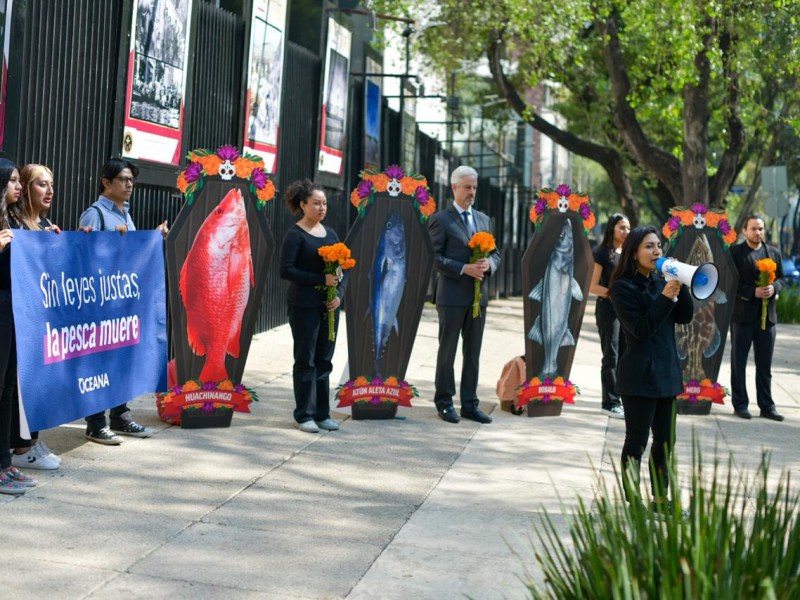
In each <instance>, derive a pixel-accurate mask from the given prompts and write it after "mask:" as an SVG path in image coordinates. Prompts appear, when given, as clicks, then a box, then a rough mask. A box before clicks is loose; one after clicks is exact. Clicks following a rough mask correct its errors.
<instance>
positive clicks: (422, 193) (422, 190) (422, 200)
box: [414, 185, 430, 206]
mask: <svg viewBox="0 0 800 600" xmlns="http://www.w3.org/2000/svg"><path fill="white" fill-rule="evenodd" d="M414 196H415V197H416V199H417V202H419V205H420V206H425V205H426V204H427V203H428V198H430V194H429V193H428V189H427V188H426V187H425V186H422V185H421V186H419V187H418V188H417V189H416V190H414Z"/></svg>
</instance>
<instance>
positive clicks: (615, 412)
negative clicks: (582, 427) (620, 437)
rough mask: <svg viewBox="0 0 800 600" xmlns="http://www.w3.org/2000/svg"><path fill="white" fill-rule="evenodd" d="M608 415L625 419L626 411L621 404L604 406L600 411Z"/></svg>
mask: <svg viewBox="0 0 800 600" xmlns="http://www.w3.org/2000/svg"><path fill="white" fill-rule="evenodd" d="M600 412H601V413H603V414H604V415H606V416H607V417H611V418H612V419H624V418H625V411H624V410H623V408H622V407H621V406H612V407H611V408H604V409H602V410H601V411H600Z"/></svg>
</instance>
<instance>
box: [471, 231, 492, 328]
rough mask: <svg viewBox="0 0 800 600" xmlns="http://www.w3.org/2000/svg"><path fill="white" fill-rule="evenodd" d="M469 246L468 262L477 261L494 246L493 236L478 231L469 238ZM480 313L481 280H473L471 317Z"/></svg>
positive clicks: (485, 255)
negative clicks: (473, 292)
mask: <svg viewBox="0 0 800 600" xmlns="http://www.w3.org/2000/svg"><path fill="white" fill-rule="evenodd" d="M469 247H470V248H472V256H470V259H469V262H470V264H474V263H476V262H478V261H479V260H480V259H481V258H486V257H487V256H489V254H491V253H492V252H493V251H494V249H495V248H496V244H495V241H494V236H493V235H492V234H491V233H487V232H486V231H479V232H478V233H476V234H475V235H473V236H472V238H470V240H469ZM480 314H481V281H480V280H479V279H476V280H475V299H474V300H473V302H472V317H473V318H475V317H478V316H479V315H480Z"/></svg>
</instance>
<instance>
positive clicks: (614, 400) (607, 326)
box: [589, 213, 631, 419]
mask: <svg viewBox="0 0 800 600" xmlns="http://www.w3.org/2000/svg"><path fill="white" fill-rule="evenodd" d="M630 230H631V223H630V221H628V218H627V217H626V216H625V215H623V214H620V213H615V214H613V215H611V216H610V217H609V219H608V223H606V230H605V234H604V235H603V241H602V242H601V243H600V245H599V246H597V248H596V249H595V251H594V253H593V254H594V271H593V272H592V283H591V287H590V288H589V291H590V292H591V293H592V294H595V295H596V296H597V304H596V306H595V312H594V318H595V321H596V323H597V332H598V334H599V335H600V348H601V350H602V351H603V360H602V362H601V363H600V385H601V386H602V393H603V396H602V405H601V410H602V412H603V414H604V415H607V416H609V417H611V418H612V419H624V418H625V411H624V410H623V408H622V401H621V400H620V399H619V394H618V393H617V361H618V360H619V355H620V342H621V341H623V340H624V338H622V340H621V339H620V335H619V319H617V313H615V312H614V306H613V305H612V304H611V299H610V298H609V295H610V290H609V282H610V281H611V276H612V274H613V273H614V270H615V269H616V268H617V264H619V256H620V253H621V252H622V242H624V241H625V238H626V237H628V232H629V231H630ZM623 343H624V342H623Z"/></svg>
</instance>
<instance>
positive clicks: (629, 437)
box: [621, 396, 675, 497]
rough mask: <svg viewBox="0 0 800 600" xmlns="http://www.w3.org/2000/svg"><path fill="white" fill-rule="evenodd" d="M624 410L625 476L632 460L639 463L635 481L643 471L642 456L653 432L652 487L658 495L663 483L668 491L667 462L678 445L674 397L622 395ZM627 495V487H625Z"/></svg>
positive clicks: (662, 491) (623, 461)
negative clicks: (657, 485)
mask: <svg viewBox="0 0 800 600" xmlns="http://www.w3.org/2000/svg"><path fill="white" fill-rule="evenodd" d="M622 407H623V408H624V409H625V443H624V444H623V446H622V461H621V462H622V471H623V475H624V473H625V472H626V471H627V469H628V465H629V464H630V463H631V462H634V463H635V464H636V468H635V472H636V481H637V482H638V478H639V472H640V471H641V464H642V455H643V454H644V450H645V448H646V447H647V438H648V437H649V436H650V432H651V431H652V432H653V446H652V447H651V449H650V490H651V492H652V493H653V497H656V496H657V495H658V493H659V490H658V489H657V487H656V482H660V485H661V490H660V491H661V493H663V494H666V492H667V487H668V485H669V471H668V469H667V464H668V463H669V456H670V454H671V453H672V448H673V447H674V446H675V398H673V397H669V398H644V397H641V396H623V397H622ZM626 494H627V489H626Z"/></svg>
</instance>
